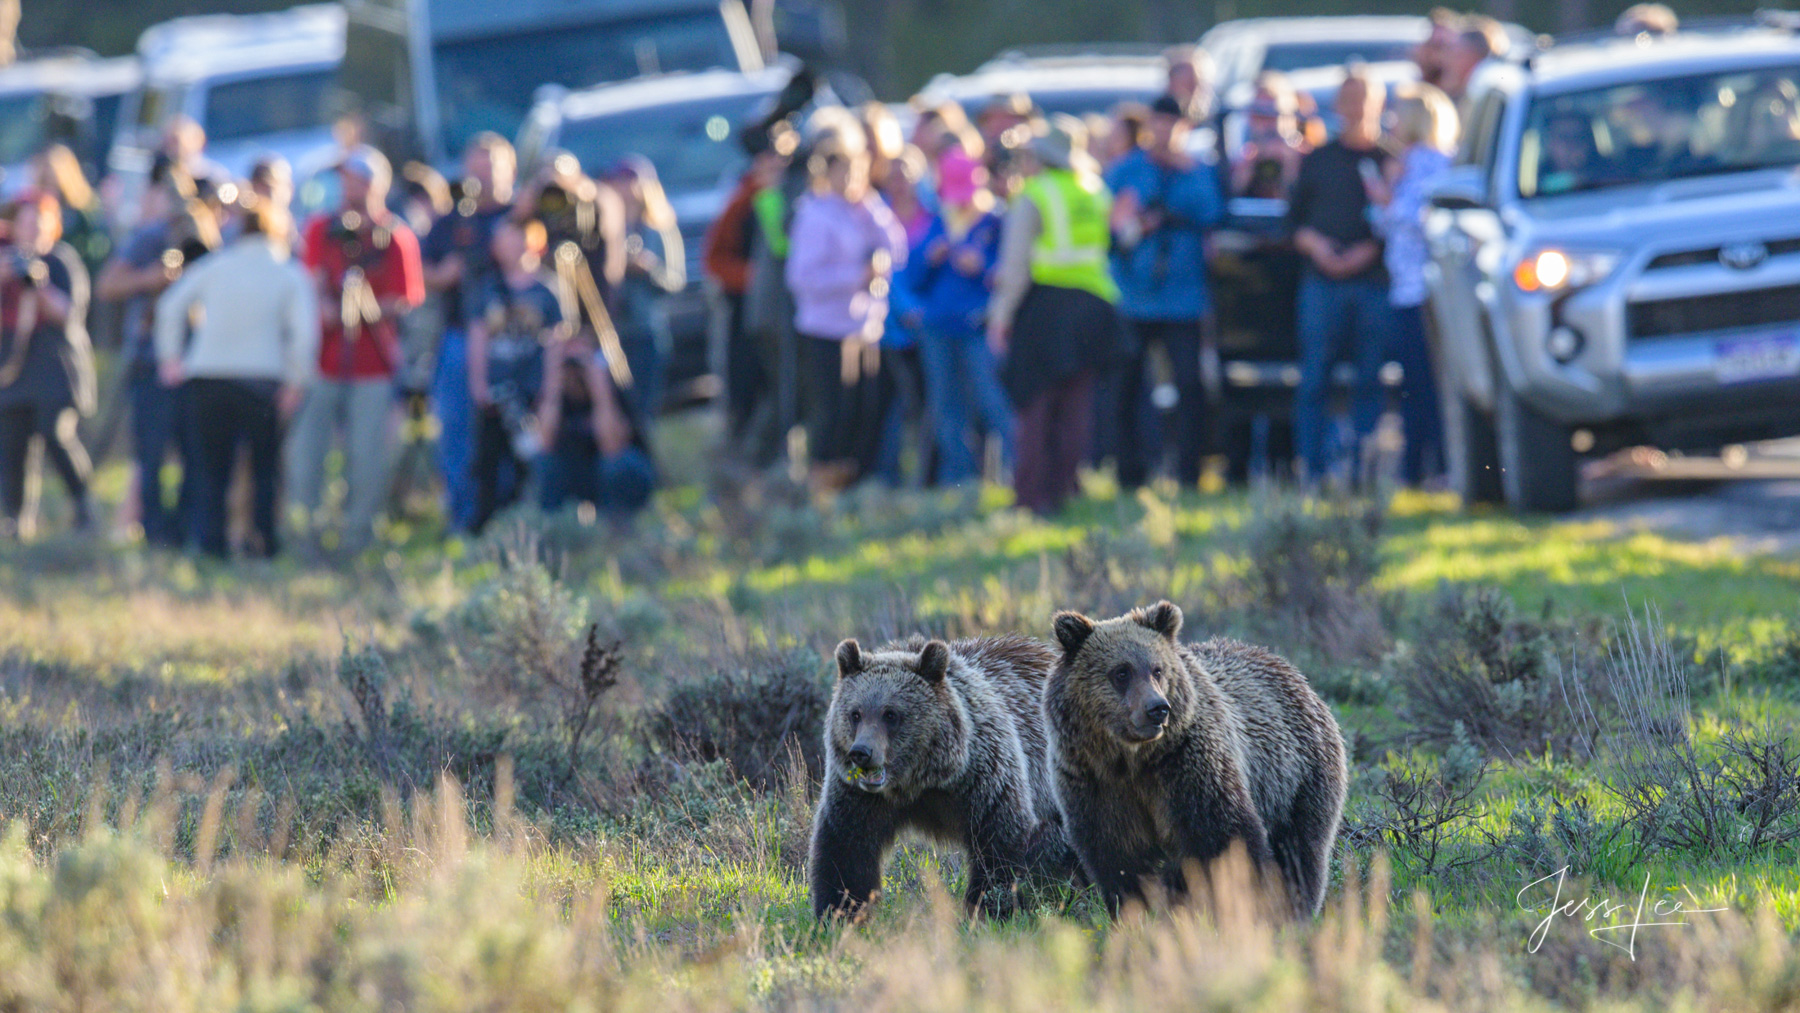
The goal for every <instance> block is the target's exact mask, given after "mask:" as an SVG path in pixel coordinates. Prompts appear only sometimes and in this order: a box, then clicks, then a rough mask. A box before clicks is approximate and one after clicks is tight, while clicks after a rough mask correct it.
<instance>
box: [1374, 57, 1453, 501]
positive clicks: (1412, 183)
mask: <svg viewBox="0 0 1800 1013" xmlns="http://www.w3.org/2000/svg"><path fill="white" fill-rule="evenodd" d="M1394 120H1395V122H1394V129H1393V138H1392V140H1393V142H1394V144H1395V145H1396V146H1397V147H1398V148H1399V149H1400V157H1399V158H1396V159H1394V160H1392V161H1391V162H1389V163H1388V165H1389V177H1390V178H1388V179H1386V180H1383V181H1377V182H1372V183H1371V184H1370V199H1371V200H1372V201H1373V203H1374V204H1375V205H1376V207H1377V208H1378V209H1379V210H1378V211H1377V213H1376V226H1377V229H1378V231H1380V232H1381V233H1382V236H1383V238H1384V239H1385V240H1386V245H1385V248H1384V250H1383V253H1382V256H1383V258H1384V259H1385V261H1386V263H1387V269H1388V278H1389V279H1390V288H1389V291H1388V301H1389V302H1390V303H1392V304H1393V306H1394V323H1393V331H1392V334H1391V338H1390V348H1389V352H1388V354H1389V356H1390V357H1391V358H1392V359H1393V360H1394V361H1395V362H1398V363H1400V367H1401V369H1403V370H1405V373H1406V376H1405V379H1404V380H1403V381H1402V383H1401V386H1400V419H1401V427H1402V431H1403V432H1404V433H1405V435H1406V451H1405V453H1404V455H1403V456H1402V457H1401V464H1400V472H1401V478H1402V479H1403V480H1404V481H1405V482H1406V483H1407V484H1408V485H1419V484H1421V483H1424V482H1428V481H1431V480H1433V479H1435V478H1437V477H1438V476H1439V475H1441V474H1442V473H1443V456H1442V455H1443V422H1442V418H1441V416H1440V415H1439V412H1438V397H1437V379H1436V373H1435V371H1434V367H1433V364H1432V356H1431V348H1430V344H1429V342H1428V341H1427V339H1426V331H1425V314H1426V312H1427V307H1426V305H1425V261H1426V258H1427V256H1428V254H1427V250H1426V246H1425V202H1426V198H1427V197H1429V196H1430V192H1431V187H1432V184H1433V183H1434V181H1435V180H1436V178H1437V177H1438V176H1439V175H1440V174H1441V173H1443V172H1444V170H1446V169H1448V168H1449V167H1450V153H1451V152H1452V151H1454V150H1455V149H1456V135H1457V119H1456V105H1455V104H1454V103H1452V102H1451V101H1450V99H1449V97H1448V96H1446V95H1445V94H1444V93H1443V92H1442V91H1440V90H1439V89H1437V88H1435V87H1433V86H1431V85H1429V84H1409V85H1402V86H1401V88H1400V89H1399V91H1398V94H1397V98H1396V102H1395V105H1394Z"/></svg>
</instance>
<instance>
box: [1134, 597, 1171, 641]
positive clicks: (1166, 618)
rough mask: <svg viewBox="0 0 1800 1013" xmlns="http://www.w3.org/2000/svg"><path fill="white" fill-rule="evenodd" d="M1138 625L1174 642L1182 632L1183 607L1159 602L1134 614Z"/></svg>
mask: <svg viewBox="0 0 1800 1013" xmlns="http://www.w3.org/2000/svg"><path fill="white" fill-rule="evenodd" d="M1132 616H1133V618H1135V619H1137V621H1138V623H1139V624H1140V625H1142V626H1145V627H1147V628H1149V629H1152V630H1155V631H1156V632H1158V633H1160V634H1162V635H1163V636H1165V637H1168V638H1169V639H1170V640H1174V639H1175V637H1176V635H1177V634H1179V633H1180V632H1181V607H1180V606H1178V605H1176V604H1175V603H1173V602H1168V601H1159V602H1157V603H1156V604H1154V605H1152V606H1150V607H1149V608H1147V609H1138V610H1137V611H1136V612H1134V613H1132Z"/></svg>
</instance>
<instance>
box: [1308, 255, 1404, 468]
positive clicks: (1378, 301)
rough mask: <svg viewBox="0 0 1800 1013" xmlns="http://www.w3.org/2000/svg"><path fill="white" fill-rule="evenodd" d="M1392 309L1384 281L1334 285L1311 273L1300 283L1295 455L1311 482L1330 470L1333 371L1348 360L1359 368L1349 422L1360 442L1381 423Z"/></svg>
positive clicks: (1349, 281)
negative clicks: (1333, 368) (1298, 379)
mask: <svg viewBox="0 0 1800 1013" xmlns="http://www.w3.org/2000/svg"><path fill="white" fill-rule="evenodd" d="M1393 316H1394V314H1393V307H1392V306H1390V305H1389V304H1388V286H1387V284H1386V283H1385V282H1383V281H1379V280H1364V279H1354V278H1353V279H1349V280H1345V281H1334V280H1332V279H1330V278H1326V277H1325V276H1323V275H1321V274H1319V273H1318V272H1316V271H1312V270H1308V271H1307V272H1306V274H1305V276H1304V277H1302V278H1301V280H1300V299H1299V320H1298V326H1299V332H1300V333H1299V335H1298V337H1299V340H1300V387H1299V389H1298V390H1296V391H1295V392H1294V442H1295V448H1294V449H1295V451H1296V455H1297V456H1298V457H1299V459H1300V463H1301V466H1302V467H1303V468H1304V469H1305V472H1306V475H1307V477H1308V478H1313V479H1317V478H1322V477H1324V476H1325V474H1326V473H1328V472H1329V471H1330V470H1331V465H1332V458H1333V457H1334V456H1335V449H1336V448H1335V447H1334V446H1332V441H1331V440H1330V438H1329V436H1330V432H1331V418H1330V413H1329V407H1330V397H1331V370H1332V367H1333V366H1335V365H1336V364H1337V363H1338V362H1339V361H1340V360H1344V359H1348V360H1349V361H1350V362H1351V364H1352V365H1354V366H1355V367H1356V386H1355V388H1354V391H1353V392H1352V395H1351V398H1350V419H1351V424H1352V425H1353V426H1354V427H1355V430H1356V436H1357V439H1358V440H1359V441H1360V440H1361V439H1362V438H1363V437H1366V436H1368V435H1369V434H1370V433H1372V432H1374V431H1375V423H1376V422H1377V421H1379V420H1380V418H1381V366H1382V363H1383V362H1384V361H1386V359H1387V352H1388V329H1389V328H1390V327H1391V326H1392V321H1393Z"/></svg>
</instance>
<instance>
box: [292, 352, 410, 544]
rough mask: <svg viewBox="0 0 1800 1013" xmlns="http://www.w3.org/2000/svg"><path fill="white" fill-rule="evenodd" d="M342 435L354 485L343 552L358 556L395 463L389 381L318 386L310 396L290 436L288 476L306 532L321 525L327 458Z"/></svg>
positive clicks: (348, 499) (348, 475)
mask: <svg viewBox="0 0 1800 1013" xmlns="http://www.w3.org/2000/svg"><path fill="white" fill-rule="evenodd" d="M340 431H341V432H342V433H343V440H344V472H345V478H346V479H347V480H348V481H349V485H350V491H349V495H348V496H347V497H346V498H345V500H344V533H343V546H344V547H345V548H347V549H350V550H352V551H355V550H358V549H361V548H363V547H364V546H366V545H368V543H369V540H370V538H371V537H372V536H373V534H374V528H375V515H376V513H377V512H379V511H380V510H381V502H382V500H383V499H384V498H385V497H386V496H387V491H388V480H389V476H390V474H391V472H392V469H393V459H394V387H393V383H392V382H391V381H389V380H387V379H385V378H383V379H379V380H317V381H315V382H314V383H313V385H312V387H311V388H310V389H308V390H307V392H306V401H305V403H304V404H302V405H301V407H300V413H299V414H298V415H297V416H296V417H295V418H294V424H293V428H292V430H291V431H290V432H289V434H288V441H287V473H288V501H289V503H290V504H291V505H292V506H296V507H299V508H300V509H301V510H302V511H304V515H305V518H306V519H305V522H304V525H303V526H304V528H305V529H306V530H308V531H311V530H314V529H316V528H318V527H319V526H320V523H321V518H320V509H319V508H320V505H321V503H322V501H323V499H324V495H325V455H326V454H328V453H330V452H331V446H332V443H333V437H335V436H336V435H337V434H338V433H339V432H340Z"/></svg>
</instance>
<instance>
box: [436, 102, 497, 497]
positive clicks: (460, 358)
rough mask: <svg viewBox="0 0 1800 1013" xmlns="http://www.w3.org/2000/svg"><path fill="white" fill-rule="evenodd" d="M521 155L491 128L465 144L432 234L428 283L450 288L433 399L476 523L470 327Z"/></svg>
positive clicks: (442, 440) (441, 467) (448, 488)
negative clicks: (450, 200)
mask: <svg viewBox="0 0 1800 1013" xmlns="http://www.w3.org/2000/svg"><path fill="white" fill-rule="evenodd" d="M516 171H517V158H516V156H515V154H514V152H513V146H512V144H511V143H510V142H508V141H507V140H506V138H504V137H501V136H500V135H499V134H496V133H493V132H492V131H483V132H482V133H479V134H476V135H475V136H474V137H472V138H470V139H469V144H468V147H467V148H465V149H464V150H463V180H462V184H461V186H460V193H459V194H458V196H457V200H456V204H455V207H454V208H453V209H452V210H451V212H450V213H449V214H447V215H445V216H443V217H442V218H440V219H438V221H437V224H435V225H433V226H432V227H431V231H430V232H429V233H427V234H426V236H425V243H424V246H423V249H422V253H423V255H424V260H425V285H426V287H427V288H429V289H430V290H431V291H433V292H442V293H443V294H444V300H445V306H444V315H445V322H446V326H445V329H444V336H443V340H442V341H440V342H439V343H438V354H437V366H436V369H435V371H434V372H433V374H432V380H431V402H432V405H433V406H434V407H435V409H436V412H437V418H438V427H439V431H438V442H437V452H438V462H437V463H438V471H439V473H440V474H441V475H442V476H443V478H444V498H445V507H446V509H447V510H448V512H449V515H450V517H449V520H450V526H451V527H452V528H453V529H455V530H459V531H468V530H471V529H472V528H473V527H474V524H475V485H474V482H473V480H472V479H471V478H470V476H471V475H472V474H473V471H472V468H473V465H474V435H473V432H474V430H473V427H474V418H475V408H474V406H473V405H471V404H470V403H469V353H468V333H469V328H470V326H471V325H472V324H473V323H474V321H475V319H476V318H477V317H478V316H479V315H480V313H481V293H482V291H483V290H484V289H485V288H486V286H487V285H488V284H489V281H490V279H492V277H493V276H494V274H495V272H496V271H497V270H498V269H497V268H496V267H495V265H494V258H493V255H492V254H490V253H489V252H488V249H489V244H490V242H491V241H492V239H493V238H494V228H495V226H497V225H498V224H499V223H500V221H501V219H503V218H505V217H506V216H507V215H508V214H510V213H511V212H512V203H513V183H514V180H515V176H516Z"/></svg>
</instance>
